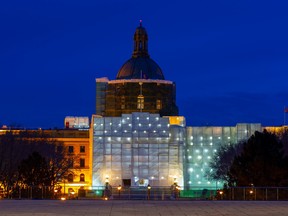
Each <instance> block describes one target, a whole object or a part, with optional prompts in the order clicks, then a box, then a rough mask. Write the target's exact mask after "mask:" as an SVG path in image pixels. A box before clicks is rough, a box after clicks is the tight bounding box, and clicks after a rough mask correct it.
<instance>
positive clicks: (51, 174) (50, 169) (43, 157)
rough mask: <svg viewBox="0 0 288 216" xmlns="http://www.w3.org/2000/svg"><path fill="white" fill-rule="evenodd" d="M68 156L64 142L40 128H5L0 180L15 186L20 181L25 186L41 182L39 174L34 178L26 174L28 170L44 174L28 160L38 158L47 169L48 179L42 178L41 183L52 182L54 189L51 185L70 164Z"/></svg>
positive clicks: (1, 139)
mask: <svg viewBox="0 0 288 216" xmlns="http://www.w3.org/2000/svg"><path fill="white" fill-rule="evenodd" d="M33 152H34V153H33ZM36 152H37V154H38V155H37V154H36ZM69 159H70V160H71V158H67V157H66V148H65V147H64V146H63V143H61V142H57V141H56V140H54V139H51V138H49V137H48V136H47V135H46V134H45V133H44V132H42V131H21V132H19V133H12V132H7V133H6V134H4V135H1V136H0V183H1V184H2V185H3V186H4V187H5V188H11V187H16V186H17V185H19V184H23V183H25V185H27V186H33V185H37V184H40V183H39V181H40V180H39V179H40V176H38V177H37V178H35V179H29V178H28V174H29V172H30V173H32V172H34V174H36V173H37V175H38V174H39V175H42V174H43V173H42V174H40V173H41V172H42V171H41V170H38V171H37V172H36V170H37V169H38V168H39V167H36V164H35V166H33V164H31V162H32V161H33V160H36V161H37V160H38V162H41V167H42V168H44V167H45V170H46V171H45V172H46V174H45V175H46V177H45V178H47V180H46V181H42V182H41V184H42V185H45V186H51V189H53V187H54V185H55V184H56V183H57V182H58V181H59V180H60V179H61V178H63V177H64V176H65V175H66V173H67V172H68V171H69V169H70V168H71V166H70V162H69ZM44 161H45V162H46V165H44V164H45V163H44ZM21 162H22V163H21ZM28 165H29V166H30V167H29V166H28ZM46 166H47V167H46ZM20 167H21V169H20ZM29 169H30V170H29ZM33 169H34V171H33ZM35 169H36V170H35ZM39 169H40V168H39ZM20 171H21V172H20ZM38 172H40V173H38ZM20 173H21V175H20ZM24 173H25V174H24ZM34 174H33V175H34ZM24 177H25V178H24ZM43 178H44V177H43ZM36 179H37V180H36ZM42 180H43V179H42Z"/></svg>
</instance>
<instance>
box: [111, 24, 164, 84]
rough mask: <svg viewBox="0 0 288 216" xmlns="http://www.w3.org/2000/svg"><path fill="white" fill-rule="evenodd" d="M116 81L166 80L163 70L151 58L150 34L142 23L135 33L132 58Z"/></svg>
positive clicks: (119, 73) (122, 68)
mask: <svg viewBox="0 0 288 216" xmlns="http://www.w3.org/2000/svg"><path fill="white" fill-rule="evenodd" d="M116 79H159V80H164V79H165V78H164V75H163V73H162V70H161V68H160V67H159V66H158V64H157V63H156V62H155V61H153V60H152V59H151V58H150V56H149V53H148V34H147V32H146V30H145V28H144V27H142V22H141V21H140V26H139V27H137V28H136V31H135V33H134V50H133V54H132V57H131V58H130V59H129V60H128V61H126V62H125V63H124V65H123V66H122V67H121V68H120V70H119V72H118V74H117V77H116Z"/></svg>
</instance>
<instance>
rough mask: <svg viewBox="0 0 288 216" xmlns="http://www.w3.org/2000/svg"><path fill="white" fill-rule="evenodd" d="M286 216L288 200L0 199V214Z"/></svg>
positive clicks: (11, 215) (48, 215)
mask: <svg viewBox="0 0 288 216" xmlns="http://www.w3.org/2000/svg"><path fill="white" fill-rule="evenodd" d="M16 215H17V216H18V215H20V216H28V215H29V216H36V215H37V216H56V215H59V216H66V215H67V216H68V215H69V216H71V215H75V216H76V215H77V216H90V215H91V216H92V215H93V216H108V215H109V216H132V215H133V216H134V215H135V216H138V215H139V216H142V215H145V216H154V215H158V216H170V215H176V216H178V215H179V216H182V215H184V216H204V215H205V216H230V215H231V216H247V215H248V216H259V215H267V216H284V215H285V216H286V215H287V216H288V201H287V202H285V201H274V202H273V201H269V202H268V201H124V200H123V201H122V200H109V201H102V200H66V201H60V200H0V216H16Z"/></svg>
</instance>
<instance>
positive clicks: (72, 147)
mask: <svg viewBox="0 0 288 216" xmlns="http://www.w3.org/2000/svg"><path fill="white" fill-rule="evenodd" d="M73 152H74V146H68V153H70V154H72V153H73Z"/></svg>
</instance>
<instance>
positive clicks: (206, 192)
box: [0, 186, 288, 201]
mask: <svg viewBox="0 0 288 216" xmlns="http://www.w3.org/2000/svg"><path fill="white" fill-rule="evenodd" d="M0 198H7V199H61V198H65V199H114V200H246V201H247V200H263V201H266V200H275V201H277V200H288V187H231V188H224V189H215V187H214V188H196V187H195V188H193V189H189V190H188V189H180V190H179V189H175V188H174V189H172V188H171V187H149V188H148V187H120V186H119V187H111V188H109V189H108V190H107V189H105V187H97V188H93V189H91V190H90V189H89V190H88V189H79V190H78V191H75V192H74V191H73V193H70V192H68V193H66V194H65V193H63V192H62V193H61V191H57V190H55V189H54V188H52V187H16V188H15V187H14V188H7V189H6V190H4V189H1V190H0Z"/></svg>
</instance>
